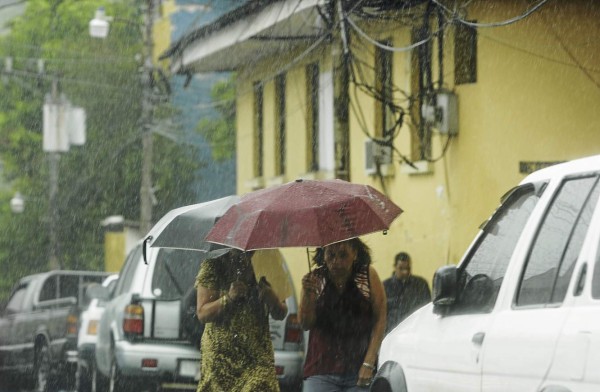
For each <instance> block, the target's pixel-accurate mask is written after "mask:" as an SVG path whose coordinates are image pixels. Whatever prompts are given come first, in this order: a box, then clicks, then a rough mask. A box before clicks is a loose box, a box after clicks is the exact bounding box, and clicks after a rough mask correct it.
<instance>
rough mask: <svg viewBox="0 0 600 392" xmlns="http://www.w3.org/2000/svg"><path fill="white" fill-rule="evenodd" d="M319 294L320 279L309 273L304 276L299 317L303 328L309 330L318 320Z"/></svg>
mask: <svg viewBox="0 0 600 392" xmlns="http://www.w3.org/2000/svg"><path fill="white" fill-rule="evenodd" d="M318 296H319V291H318V280H317V278H316V277H315V276H313V275H312V274H310V273H308V274H306V275H304V278H302V294H301V295H300V306H299V308H300V311H299V312H298V313H299V315H298V319H299V321H300V325H302V328H303V329H304V330H305V331H307V330H309V329H311V328H312V327H314V325H315V322H316V321H317V298H318Z"/></svg>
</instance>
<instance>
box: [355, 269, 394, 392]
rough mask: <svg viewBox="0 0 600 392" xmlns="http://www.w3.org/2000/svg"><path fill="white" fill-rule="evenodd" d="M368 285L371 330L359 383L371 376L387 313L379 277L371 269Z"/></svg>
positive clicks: (368, 379)
mask: <svg viewBox="0 0 600 392" xmlns="http://www.w3.org/2000/svg"><path fill="white" fill-rule="evenodd" d="M369 284H370V286H371V303H372V305H373V319H374V320H373V330H372V331H371V340H370V342H369V348H368V349H367V354H366V355H365V358H364V364H363V366H362V367H361V368H360V371H359V373H358V376H359V381H360V380H365V381H366V382H368V381H370V380H371V378H372V376H373V371H374V370H375V369H374V368H371V366H374V365H375V362H377V355H378V353H379V347H380V346H381V342H382V340H383V336H384V334H385V322H386V321H385V320H386V313H387V309H386V308H387V301H386V297H385V290H384V288H383V284H382V283H381V280H380V279H379V275H377V272H376V271H375V269H374V268H373V267H371V266H370V267H369Z"/></svg>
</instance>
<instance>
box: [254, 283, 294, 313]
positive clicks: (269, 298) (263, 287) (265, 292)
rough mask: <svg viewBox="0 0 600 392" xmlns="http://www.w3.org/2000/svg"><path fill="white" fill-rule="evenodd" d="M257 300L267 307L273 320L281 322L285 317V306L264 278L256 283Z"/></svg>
mask: <svg viewBox="0 0 600 392" xmlns="http://www.w3.org/2000/svg"><path fill="white" fill-rule="evenodd" d="M258 299H259V300H260V301H261V302H262V303H264V304H265V305H267V306H268V307H269V312H270V313H271V316H272V317H273V318H274V319H275V320H283V319H284V318H285V316H286V315H287V311H288V309H287V305H286V304H285V302H284V301H280V300H279V297H278V296H277V293H275V290H273V288H272V287H271V284H270V283H269V282H268V281H267V279H266V278H265V277H264V276H263V277H261V278H260V280H259V281H258Z"/></svg>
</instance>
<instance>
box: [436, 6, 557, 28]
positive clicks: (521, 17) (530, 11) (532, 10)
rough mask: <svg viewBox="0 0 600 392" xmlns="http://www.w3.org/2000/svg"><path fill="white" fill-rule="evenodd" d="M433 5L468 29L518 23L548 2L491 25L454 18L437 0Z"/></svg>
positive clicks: (454, 13) (452, 13)
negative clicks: (468, 27)
mask: <svg viewBox="0 0 600 392" xmlns="http://www.w3.org/2000/svg"><path fill="white" fill-rule="evenodd" d="M431 1H432V2H433V3H434V4H435V5H437V6H438V7H440V8H442V9H443V10H444V11H446V12H447V13H449V14H450V15H451V16H453V18H452V21H455V22H458V23H461V24H464V25H466V26H470V27H503V26H508V25H510V24H513V23H516V22H519V21H521V20H523V19H525V18H526V17H528V16H529V15H531V14H532V13H534V12H535V11H537V10H538V9H539V8H540V7H541V6H543V5H544V4H546V3H547V2H548V0H542V1H540V2H539V3H537V4H536V5H535V6H533V7H532V8H530V9H528V10H527V11H526V12H525V13H523V14H522V15H519V16H516V17H514V18H511V19H507V20H504V21H501V22H491V23H476V22H469V21H468V20H464V19H462V18H459V17H457V16H456V12H454V11H452V10H450V9H448V7H446V6H445V5H444V4H442V3H441V2H440V1H439V0H431Z"/></svg>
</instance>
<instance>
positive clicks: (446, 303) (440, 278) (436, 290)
mask: <svg viewBox="0 0 600 392" xmlns="http://www.w3.org/2000/svg"><path fill="white" fill-rule="evenodd" d="M457 287H458V270H457V268H456V266H455V265H446V266H444V267H441V268H439V269H438V270H437V271H436V272H435V274H434V275H433V301H432V302H433V311H434V313H436V314H445V313H446V311H447V310H448V309H449V308H450V307H451V306H452V305H453V304H454V303H455V302H456V294H457Z"/></svg>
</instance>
